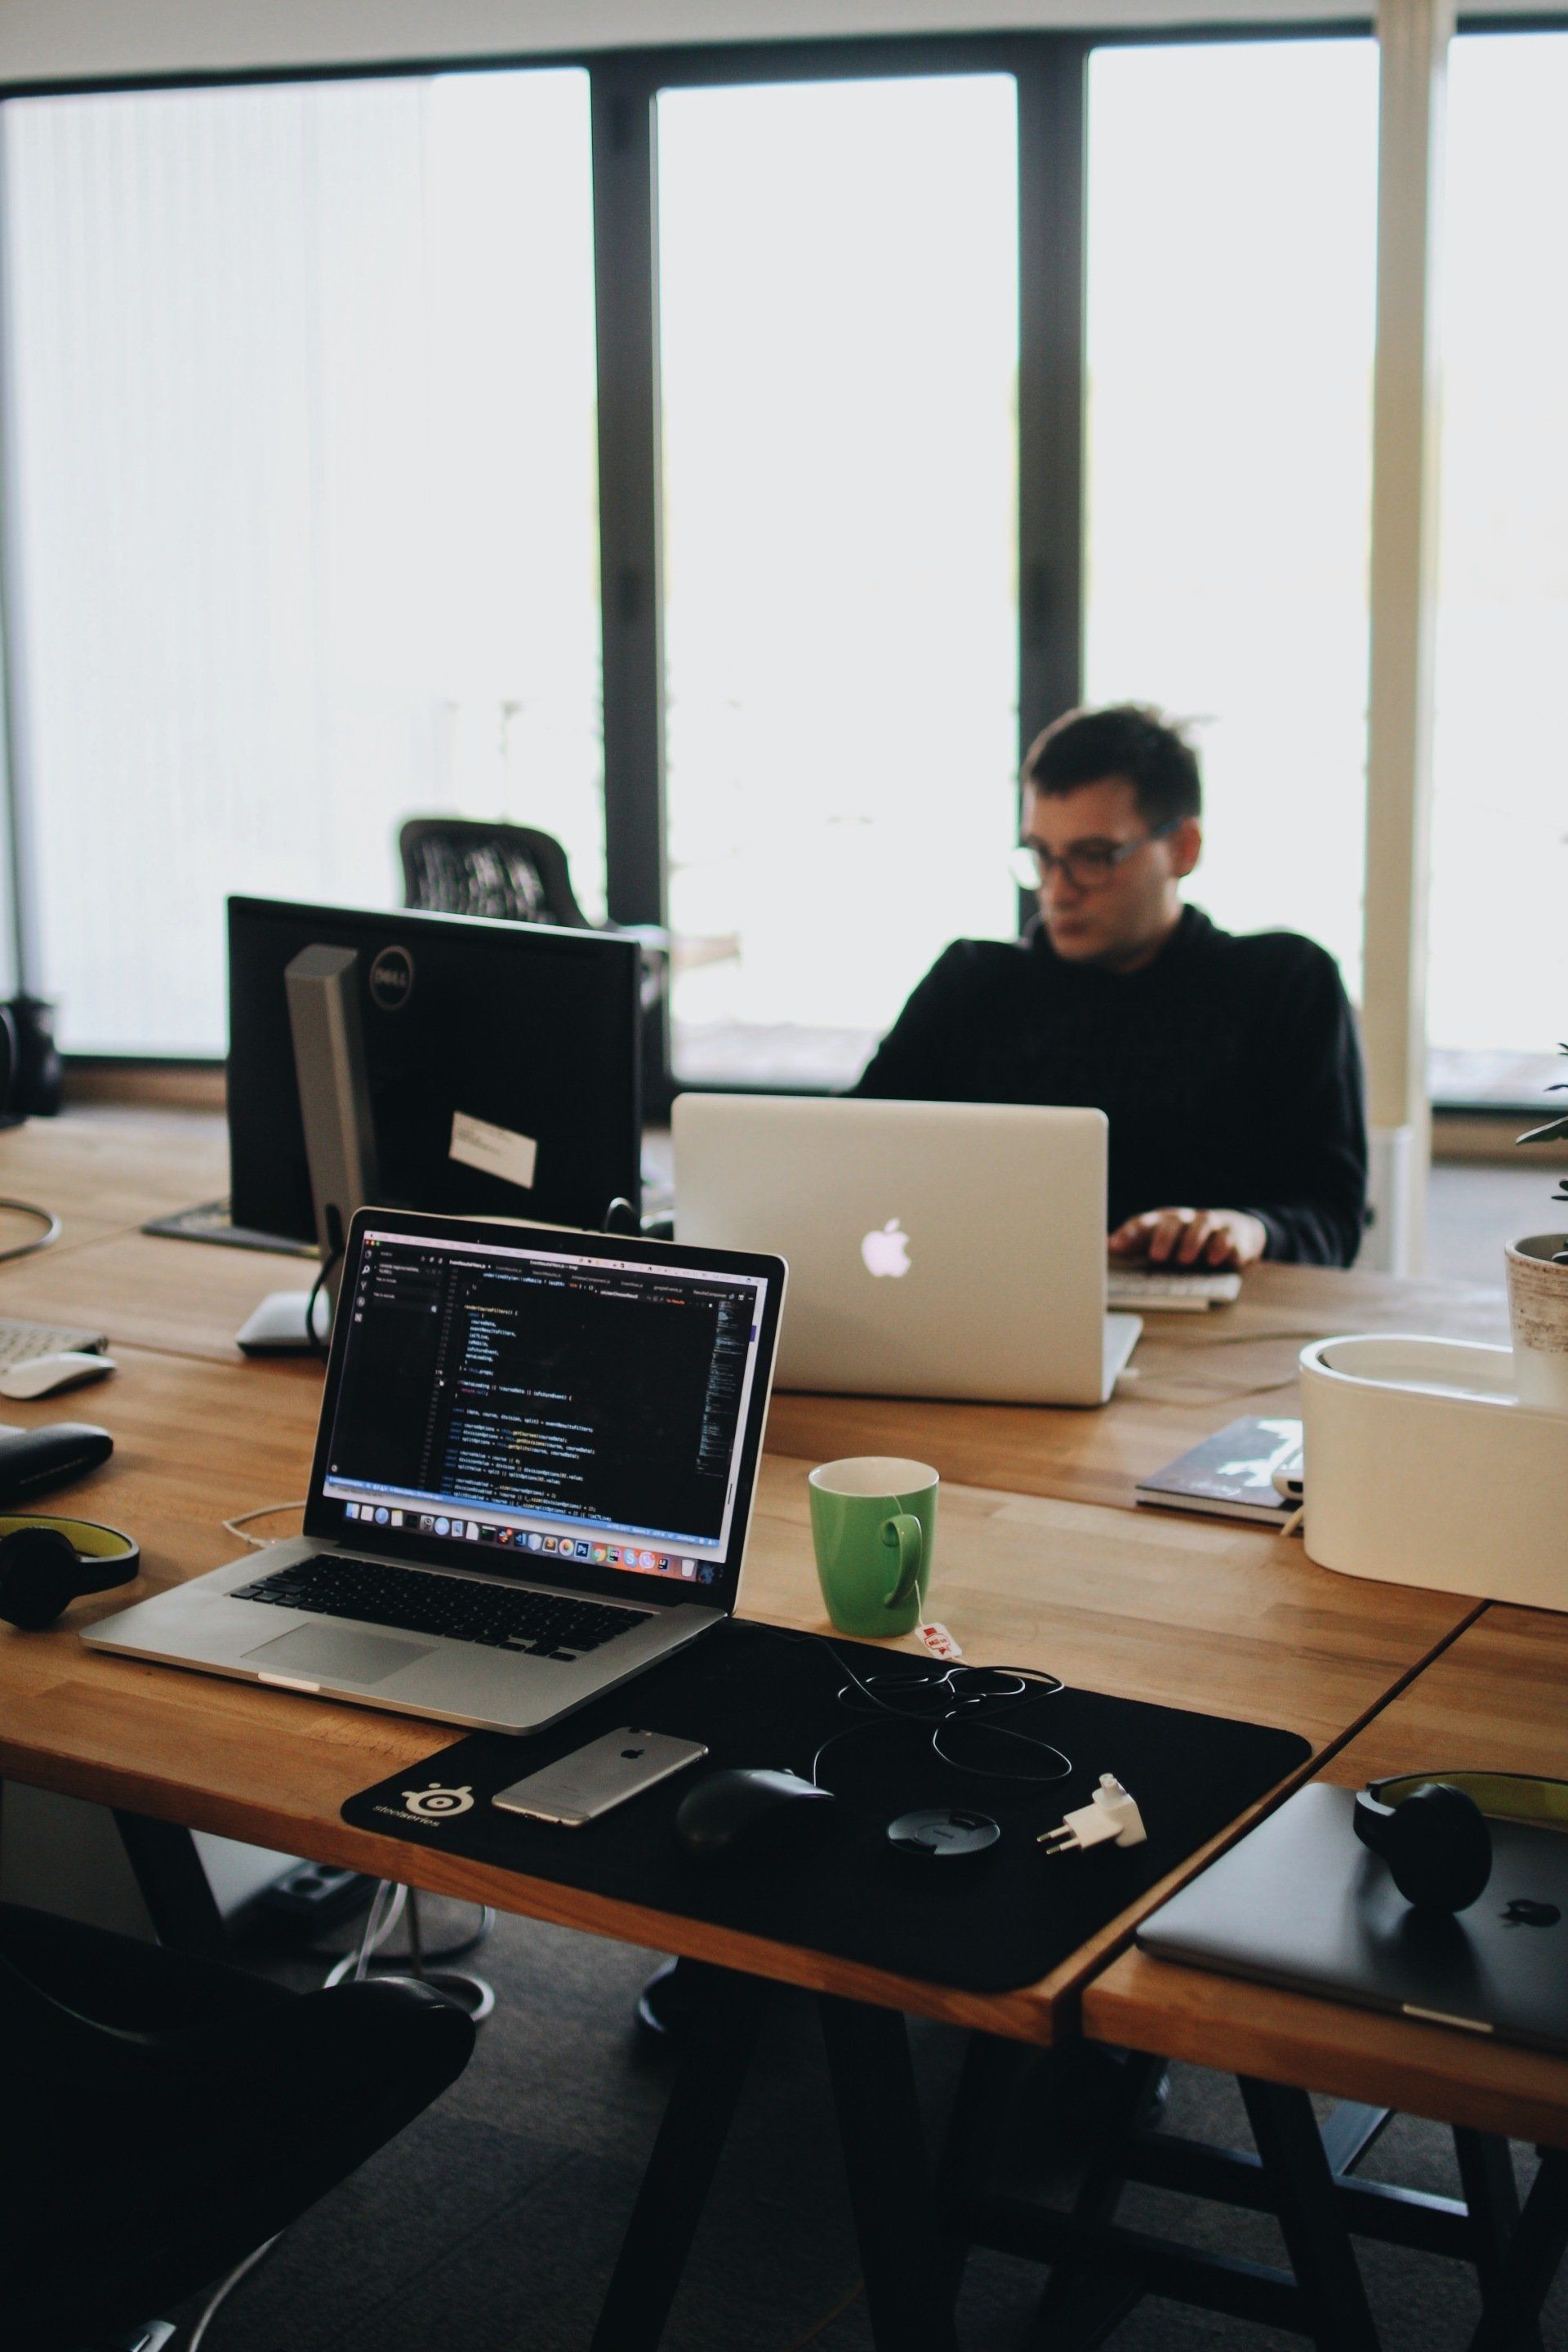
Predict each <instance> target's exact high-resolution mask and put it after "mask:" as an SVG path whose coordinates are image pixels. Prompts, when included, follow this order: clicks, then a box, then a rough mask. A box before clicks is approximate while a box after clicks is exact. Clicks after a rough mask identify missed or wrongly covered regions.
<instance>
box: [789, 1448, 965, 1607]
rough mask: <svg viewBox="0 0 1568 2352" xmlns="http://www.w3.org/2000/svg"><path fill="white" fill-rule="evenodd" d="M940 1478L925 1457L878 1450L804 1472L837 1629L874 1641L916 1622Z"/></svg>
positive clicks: (926, 1580)
mask: <svg viewBox="0 0 1568 2352" xmlns="http://www.w3.org/2000/svg"><path fill="white" fill-rule="evenodd" d="M941 1483H942V1481H941V1479H940V1477H939V1476H938V1475H937V1473H936V1472H935V1471H934V1470H933V1469H931V1466H930V1465H929V1464H928V1463H925V1462H904V1461H900V1459H899V1458H898V1457H897V1456H896V1455H892V1454H860V1455H858V1456H856V1457H854V1458H853V1459H851V1460H849V1461H846V1462H825V1463H824V1464H823V1465H822V1466H821V1468H820V1469H818V1470H814V1471H812V1473H811V1475H810V1477H809V1479H808V1481H807V1484H808V1485H809V1486H810V1489H811V1539H812V1542H813V1543H814V1545H815V1546H816V1572H817V1574H818V1576H819V1577H820V1578H821V1579H822V1597H823V1599H824V1600H825V1601H826V1603H827V1613H828V1615H829V1617H831V1619H832V1620H833V1622H834V1624H835V1625H836V1626H837V1628H838V1631H839V1632H840V1633H857V1634H859V1635H860V1636H861V1637H862V1638H869V1639H871V1640H873V1641H874V1640H876V1639H877V1638H878V1637H879V1636H882V1637H885V1636H887V1635H888V1634H890V1633H912V1632H913V1631H914V1628H915V1627H916V1626H917V1625H918V1624H919V1623H920V1622H921V1611H922V1610H923V1609H924V1607H925V1597H926V1593H927V1591H929V1590H930V1586H931V1553H932V1550H933V1549H934V1546H935V1543H936V1495H937V1488H938V1486H940V1485H941Z"/></svg>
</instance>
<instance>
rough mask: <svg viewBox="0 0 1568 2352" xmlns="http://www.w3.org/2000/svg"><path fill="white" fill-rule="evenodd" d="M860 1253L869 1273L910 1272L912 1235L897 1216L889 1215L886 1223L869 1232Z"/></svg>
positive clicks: (861, 1245)
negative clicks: (904, 1228)
mask: <svg viewBox="0 0 1568 2352" xmlns="http://www.w3.org/2000/svg"><path fill="white" fill-rule="evenodd" d="M860 1255H861V1256H862V1257H863V1258H864V1259H865V1261H866V1271H867V1273H868V1274H908V1272H909V1270H910V1237H909V1235H908V1234H906V1233H905V1232H904V1231H903V1229H902V1227H901V1226H900V1223H899V1220H898V1219H897V1217H889V1219H888V1222H887V1223H886V1224H885V1225H882V1226H880V1227H879V1228H878V1230H877V1231H876V1232H875V1233H869V1234H867V1236H866V1238H865V1240H864V1241H863V1242H862V1243H861V1244H860Z"/></svg>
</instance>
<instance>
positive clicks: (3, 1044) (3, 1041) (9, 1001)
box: [0, 992, 60, 1127]
mask: <svg viewBox="0 0 1568 2352" xmlns="http://www.w3.org/2000/svg"><path fill="white" fill-rule="evenodd" d="M54 1016H55V1008H54V1006H53V1005H52V1004H50V1003H47V1002H46V1000H45V999H44V998H43V997H41V996H29V995H27V994H26V992H22V993H20V994H18V995H16V996H12V997H8V998H6V999H5V1000H3V1001H0V1127H20V1125H21V1123H22V1121H23V1120H24V1119H25V1118H54V1116H55V1113H56V1112H57V1111H58V1109H59V1107H60V1056H59V1048H58V1045H56V1044H55V1018H54Z"/></svg>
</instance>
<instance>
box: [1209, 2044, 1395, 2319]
mask: <svg viewBox="0 0 1568 2352" xmlns="http://www.w3.org/2000/svg"><path fill="white" fill-rule="evenodd" d="M1237 2080H1238V2081H1239V2083H1240V2085H1241V2095H1242V2097H1243V2099H1244V2100H1245V2101H1246V2102H1247V2120H1248V2122H1249V2123H1250V2124H1251V2126H1252V2136H1253V2137H1254V2138H1255V2139H1256V2140H1257V2142H1258V2155H1259V2157H1260V2158H1262V2160H1263V2170H1264V2174H1265V2176H1266V2178H1267V2179H1268V2185H1269V2189H1270V2190H1271V2191H1272V2193H1273V2199H1274V2209H1275V2211H1276V2213H1277V2214H1278V2215H1279V2228H1280V2231H1281V2232H1282V2233H1283V2236H1284V2240H1285V2249H1286V2252H1288V2253H1289V2257H1290V2267H1291V2269H1292V2270H1293V2271H1294V2272H1295V2273H1296V2283H1297V2284H1298V2285H1299V2286H1300V2290H1301V2294H1302V2298H1303V2300H1304V2301H1305V2303H1306V2306H1307V2311H1308V2315H1309V2317H1310V2323H1311V2329H1312V2341H1313V2342H1314V2344H1316V2345H1317V2347H1318V2352H1377V2330H1376V2328H1375V2327H1374V2326H1373V2321H1372V2310H1371V2306H1370V2305H1369V2304H1368V2302H1367V2299H1366V2289H1365V2287H1364V2286H1363V2284H1362V2277H1361V2272H1360V2270H1359V2269H1358V2268H1357V2266H1356V2258H1355V2253H1354V2251H1353V2249H1352V2245H1351V2241H1350V2232H1349V2231H1348V2230H1347V2229H1346V2227H1345V2222H1344V2216H1343V2214H1342V2211H1341V2210H1340V2206H1339V2200H1338V2196H1337V2192H1336V2190H1335V2188H1334V2178H1333V2175H1332V2173H1331V2171H1330V2170H1329V2159H1328V2157H1327V2155H1326V2154H1325V2152H1324V2149H1323V2139H1322V2134H1321V2132H1320V2131H1319V2129H1318V2121H1317V2117H1316V2116H1314V2115H1313V2113H1312V2103H1311V2101H1310V2099H1309V2097H1308V2096H1307V2094H1306V2092H1305V2091H1294V2090H1286V2089H1283V2088H1282V2087H1281V2086H1280V2085H1279V2084H1277V2083H1258V2082H1254V2081H1252V2080H1251V2079H1249V2078H1248V2077H1247V2076H1246V2075H1240V2076H1238V2077H1237Z"/></svg>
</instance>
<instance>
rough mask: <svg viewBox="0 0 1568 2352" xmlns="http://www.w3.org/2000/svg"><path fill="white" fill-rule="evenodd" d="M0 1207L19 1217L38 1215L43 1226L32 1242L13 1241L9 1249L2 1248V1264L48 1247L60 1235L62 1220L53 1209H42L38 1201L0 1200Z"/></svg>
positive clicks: (0, 1258)
mask: <svg viewBox="0 0 1568 2352" xmlns="http://www.w3.org/2000/svg"><path fill="white" fill-rule="evenodd" d="M0 1209H10V1210H11V1211H13V1212H14V1213H15V1214H16V1216H18V1217H37V1220H38V1222H39V1223H40V1224H41V1225H42V1226H43V1229H44V1230H43V1232H42V1233H41V1234H35V1235H34V1237H33V1239H32V1240H31V1241H30V1242H13V1243H12V1244H11V1246H10V1248H9V1249H3V1250H0V1265H5V1264H6V1263H7V1261H8V1260H10V1259H11V1258H14V1257H31V1256H32V1255H33V1253H34V1251H35V1250H43V1249H47V1248H48V1246H49V1244H50V1243H51V1242H58V1239H59V1237H60V1221H59V1219H58V1217H57V1216H56V1214H55V1213H54V1211H53V1210H52V1209H40V1208H39V1206H38V1204H37V1202H36V1201H0Z"/></svg>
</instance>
